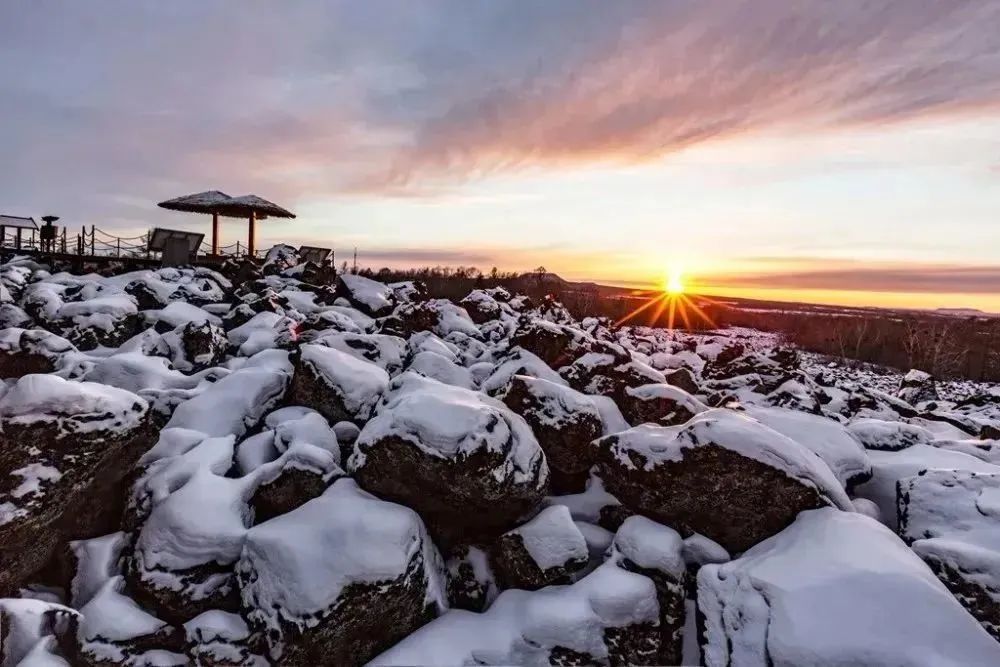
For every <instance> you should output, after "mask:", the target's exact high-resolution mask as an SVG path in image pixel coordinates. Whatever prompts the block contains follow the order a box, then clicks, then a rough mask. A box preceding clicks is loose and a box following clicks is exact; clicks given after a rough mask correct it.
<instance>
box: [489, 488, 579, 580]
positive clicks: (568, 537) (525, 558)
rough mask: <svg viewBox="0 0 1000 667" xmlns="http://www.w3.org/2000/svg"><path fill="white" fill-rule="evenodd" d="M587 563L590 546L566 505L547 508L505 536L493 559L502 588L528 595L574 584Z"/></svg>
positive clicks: (498, 542) (500, 540)
mask: <svg viewBox="0 0 1000 667" xmlns="http://www.w3.org/2000/svg"><path fill="white" fill-rule="evenodd" d="M587 561H588V552H587V542H586V540H584V538H583V535H582V534H581V533H580V529H579V528H577V527H576V524H574V523H573V518H572V517H571V516H570V514H569V509H567V508H566V507H565V506H564V505H552V506H550V507H547V508H545V509H544V510H542V511H541V512H540V513H539V514H538V516H536V517H535V518H533V519H532V520H531V521H528V522H527V523H525V524H524V525H521V526H518V527H517V528H515V529H514V530H511V531H508V532H506V533H504V534H503V535H501V536H500V538H499V539H498V540H497V544H496V547H494V549H493V559H492V562H493V570H494V571H495V572H496V574H497V581H498V582H499V583H500V586H501V588H503V589H507V588H517V589H521V590H528V591H534V590H538V589H539V588H543V587H545V586H551V585H553V584H568V583H570V582H571V575H572V574H573V573H574V572H578V571H580V570H581V569H583V568H584V567H585V566H586V565H587Z"/></svg>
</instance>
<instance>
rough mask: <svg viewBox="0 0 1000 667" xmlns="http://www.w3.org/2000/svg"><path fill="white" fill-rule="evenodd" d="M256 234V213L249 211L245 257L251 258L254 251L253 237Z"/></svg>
mask: <svg viewBox="0 0 1000 667" xmlns="http://www.w3.org/2000/svg"><path fill="white" fill-rule="evenodd" d="M256 232H257V211H250V230H249V233H248V234H247V255H249V256H250V257H253V253H254V249H255V247H256V246H254V236H255V235H256Z"/></svg>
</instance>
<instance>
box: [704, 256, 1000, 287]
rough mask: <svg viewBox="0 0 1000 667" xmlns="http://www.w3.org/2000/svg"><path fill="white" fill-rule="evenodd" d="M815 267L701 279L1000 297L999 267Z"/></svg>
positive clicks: (714, 283) (816, 262)
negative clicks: (997, 295) (999, 294)
mask: <svg viewBox="0 0 1000 667" xmlns="http://www.w3.org/2000/svg"><path fill="white" fill-rule="evenodd" d="M805 264H812V265H813V267H814V268H809V269H802V268H799V269H796V270H781V265H780V264H779V265H778V266H777V267H776V269H777V270H771V271H766V270H765V271H761V272H758V273H730V274H717V275H713V276H706V277H704V278H702V282H703V283H704V284H705V285H711V286H717V287H740V288H744V287H755V288H768V289H822V290H838V291H858V292H904V293H922V294H947V293H962V294H996V293H1000V266H996V265H985V266H963V265H954V264H885V263H863V262H846V261H833V262H828V261H824V260H812V261H811V262H810V261H808V260H806V262H805Z"/></svg>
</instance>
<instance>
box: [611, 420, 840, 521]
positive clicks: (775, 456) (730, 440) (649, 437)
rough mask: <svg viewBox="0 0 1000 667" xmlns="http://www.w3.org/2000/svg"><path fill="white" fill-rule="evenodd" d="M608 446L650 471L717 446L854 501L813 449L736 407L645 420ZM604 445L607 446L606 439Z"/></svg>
mask: <svg viewBox="0 0 1000 667" xmlns="http://www.w3.org/2000/svg"><path fill="white" fill-rule="evenodd" d="M614 440H615V441H614V442H612V443H611V444H610V445H609V446H610V447H611V449H612V452H613V453H614V455H615V456H616V457H617V459H618V461H619V462H620V463H621V465H622V466H624V467H626V468H629V469H633V468H635V464H634V463H633V462H632V459H631V458H630V456H629V452H635V453H637V454H639V455H640V456H642V457H643V458H644V459H645V464H644V467H645V469H646V470H652V469H653V468H655V467H656V466H657V465H660V464H662V463H665V462H668V461H670V462H676V461H681V460H683V458H684V451H685V450H687V449H690V448H694V447H703V446H708V445H716V446H718V447H722V448H724V449H728V450H730V451H732V452H735V453H737V454H739V455H740V456H745V457H747V458H750V459H753V460H755V461H759V462H761V463H763V464H765V465H767V466H770V467H772V468H775V469H777V470H780V471H782V472H784V473H785V474H786V475H787V476H789V477H791V478H792V479H795V480H797V481H799V482H800V483H802V484H804V485H806V486H809V487H812V488H814V489H816V491H817V492H818V493H819V494H820V495H821V496H823V497H824V498H826V499H827V500H828V501H829V502H830V503H832V504H833V505H834V506H836V507H839V508H841V509H845V510H850V509H851V501H850V500H849V499H848V497H847V494H846V493H845V492H844V489H843V487H842V486H841V484H840V482H838V481H837V478H836V477H835V476H834V475H833V473H832V472H831V471H830V468H829V467H828V466H827V465H826V463H824V462H823V460H822V459H821V458H820V457H818V456H817V455H816V454H815V453H813V452H812V451H810V450H809V449H807V448H805V447H804V446H803V445H801V444H799V443H798V442H796V441H794V440H792V439H791V438H789V437H787V436H785V435H782V434H781V433H778V432H777V431H775V430H773V429H771V428H769V427H767V426H765V425H764V424H762V423H760V422H759V421H757V420H755V419H753V418H752V417H748V416H746V415H743V414H740V413H738V412H735V411H733V410H727V409H722V408H716V409H712V410H709V411H707V412H703V413H701V414H699V415H697V416H695V417H694V418H693V419H691V420H690V421H688V422H687V423H686V424H682V425H680V426H655V425H653V424H641V425H639V426H635V427H633V428H631V429H629V430H627V431H624V432H622V433H619V434H617V435H616V436H615V438H614ZM601 443H602V444H601V445H599V446H606V442H605V441H603V440H602V441H601Z"/></svg>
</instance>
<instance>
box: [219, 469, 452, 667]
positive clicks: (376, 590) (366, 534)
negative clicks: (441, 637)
mask: <svg viewBox="0 0 1000 667" xmlns="http://www.w3.org/2000/svg"><path fill="white" fill-rule="evenodd" d="M440 569H441V563H440V556H439V555H438V554H437V551H436V549H435V548H434V545H433V544H432V543H431V542H430V539H429V538H428V537H427V535H426V532H425V530H424V526H423V523H422V522H421V521H420V518H419V517H418V516H417V515H416V513H415V512H413V511H412V510H410V509H408V508H406V507H402V506H400V505H395V504H393V503H389V502H385V501H383V500H379V499H377V498H375V497H374V496H372V495H370V494H368V493H365V492H364V491H362V490H360V489H359V488H358V487H357V485H356V484H355V483H354V481H353V480H349V479H342V480H338V481H337V482H336V483H334V484H333V486H331V487H330V488H329V489H328V490H327V491H326V493H324V494H323V495H322V496H320V497H319V498H316V499H314V500H311V501H309V502H307V503H306V504H304V505H302V506H301V507H299V508H298V509H296V510H294V511H293V512H290V513H288V514H285V515H283V516H280V517H277V518H275V519H273V520H271V521H267V522H265V523H262V524H260V525H257V526H255V527H253V528H252V529H251V530H250V532H249V534H248V535H247V539H246V545H245V546H244V548H243V551H242V555H241V556H240V560H239V564H238V565H237V573H238V576H239V581H240V592H241V593H240V594H241V596H242V600H243V612H244V615H245V616H246V618H247V619H248V621H249V622H250V625H251V628H252V629H257V630H260V631H263V632H265V634H266V638H267V644H268V646H269V650H270V655H271V658H272V659H273V660H275V661H279V662H280V663H281V664H285V665H318V664H360V663H363V662H365V661H366V660H368V659H370V658H371V657H373V656H375V655H376V654H378V653H379V652H380V651H383V650H385V649H387V648H388V647H390V646H391V645H392V644H394V643H395V642H397V641H399V640H400V639H402V638H403V637H405V636H406V635H407V634H409V633H411V632H412V631H414V630H416V629H417V628H418V627H419V626H421V625H423V624H424V623H425V622H427V621H428V620H429V619H430V618H432V617H433V616H434V615H435V614H436V613H437V612H438V611H439V610H440V609H442V608H443V607H444V606H445V604H446V603H445V598H444V590H443V578H442V574H441V572H440Z"/></svg>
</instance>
